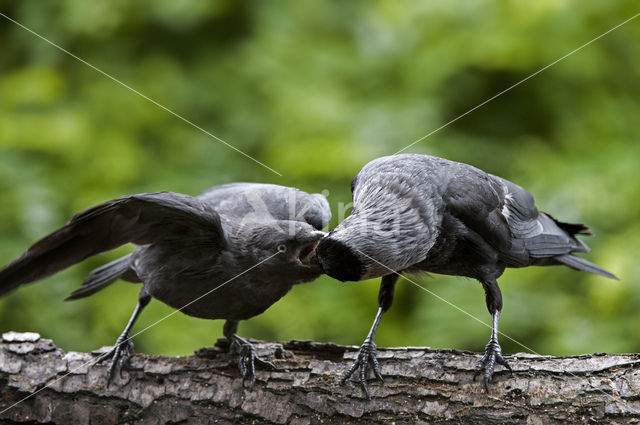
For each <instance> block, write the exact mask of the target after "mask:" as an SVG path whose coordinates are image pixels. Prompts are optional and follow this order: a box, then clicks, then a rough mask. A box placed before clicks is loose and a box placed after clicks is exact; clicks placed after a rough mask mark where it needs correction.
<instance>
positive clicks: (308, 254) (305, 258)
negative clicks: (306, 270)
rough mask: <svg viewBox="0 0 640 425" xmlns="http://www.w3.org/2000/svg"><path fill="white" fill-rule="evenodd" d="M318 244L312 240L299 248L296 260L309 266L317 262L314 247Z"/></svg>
mask: <svg viewBox="0 0 640 425" xmlns="http://www.w3.org/2000/svg"><path fill="white" fill-rule="evenodd" d="M317 246H318V242H317V241H316V242H313V243H311V244H309V245H307V246H305V247H303V248H302V249H301V250H300V254H299V255H298V260H299V261H300V262H301V263H302V264H304V265H305V266H310V265H312V263H313V264H317V263H318V260H317V259H316V247H317Z"/></svg>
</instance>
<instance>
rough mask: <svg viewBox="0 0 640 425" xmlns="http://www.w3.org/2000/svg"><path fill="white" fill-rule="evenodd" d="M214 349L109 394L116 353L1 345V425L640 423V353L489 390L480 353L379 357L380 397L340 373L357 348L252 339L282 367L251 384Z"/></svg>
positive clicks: (517, 366)
mask: <svg viewBox="0 0 640 425" xmlns="http://www.w3.org/2000/svg"><path fill="white" fill-rule="evenodd" d="M223 342H224V341H223V340H221V341H219V342H218V344H216V347H213V348H206V349H201V350H198V351H197V352H196V353H195V354H194V355H192V356H189V357H177V358H175V357H162V356H150V355H144V354H137V355H135V356H134V357H133V359H132V360H131V365H130V368H129V369H127V370H125V371H124V372H122V373H121V374H116V377H115V379H114V380H113V381H112V382H111V384H110V385H107V379H106V364H102V363H99V364H94V363H95V361H96V358H97V356H98V355H99V354H100V353H103V352H105V350H106V349H107V348H104V349H102V350H99V351H96V352H93V353H76V352H69V353H64V352H63V351H62V350H60V349H59V348H56V347H55V345H54V344H53V342H52V341H51V340H47V339H43V338H40V336H39V335H38V334H33V333H23V334H18V333H13V332H9V333H6V334H4V335H3V341H2V343H0V388H1V391H2V398H1V400H0V411H1V413H0V422H1V423H3V424H4V423H8V424H14V423H20V424H24V423H29V424H40V423H46V424H65V425H75V424H83V425H84V424H132V425H133V424H166V423H171V424H209V423H211V424H214V423H215V424H231V423H242V424H244V423H251V424H272V423H275V424H291V425H302V424H320V423H322V424H338V423H339V424H382V423H395V424H404V423H411V424H414V423H443V424H444V423H447V424H448V423H451V424H453V423H455V424H458V423H469V424H483V423H487V424H529V425H533V424H535V425H538V424H555V423H563V424H565V423H589V424H591V423H612V424H614V423H615V424H623V423H624V424H627V423H640V420H639V418H640V416H639V415H638V412H640V356H638V355H635V354H633V355H605V354H594V355H582V356H569V357H541V356H533V355H528V354H516V355H513V356H507V358H508V359H509V360H510V362H511V365H512V367H513V374H510V373H509V372H507V371H505V370H503V368H502V367H500V366H497V369H498V370H497V371H496V374H495V375H494V380H493V383H492V385H491V387H490V392H489V393H488V394H487V393H485V391H484V389H483V386H482V384H481V383H480V382H474V381H473V375H474V367H475V365H476V362H477V361H478V360H479V359H480V355H479V354H477V353H471V352H465V351H457V350H430V349H428V348H415V347H404V348H391V349H379V351H378V358H379V360H380V365H381V366H382V373H383V375H384V384H382V383H380V382H379V381H376V380H373V379H371V380H370V381H369V388H370V391H371V396H372V399H371V400H367V399H366V398H364V396H363V393H362V391H361V389H360V387H359V385H358V384H357V383H355V382H347V383H346V384H342V383H341V382H340V381H341V375H342V373H343V372H344V370H346V369H347V367H348V366H349V365H350V364H351V362H352V361H353V360H354V358H355V356H356V354H357V347H343V346H338V345H335V344H319V343H313V342H308V341H291V342H288V343H269V342H260V341H253V342H254V344H255V346H256V348H257V350H258V353H259V354H260V355H261V356H262V357H263V358H264V359H267V360H271V361H273V362H274V363H275V364H276V366H277V367H278V370H276V371H263V370H259V371H257V380H256V384H255V386H254V387H253V388H252V389H250V388H246V387H243V384H242V379H241V378H240V376H239V372H238V369H237V364H236V358H235V356H234V355H232V354H229V353H227V352H226V351H225V349H224V348H225V347H221V346H223V345H224V344H223Z"/></svg>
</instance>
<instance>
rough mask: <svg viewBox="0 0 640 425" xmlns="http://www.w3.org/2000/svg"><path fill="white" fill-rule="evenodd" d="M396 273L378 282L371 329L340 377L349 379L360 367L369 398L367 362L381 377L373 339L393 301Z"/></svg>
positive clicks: (361, 378)
mask: <svg viewBox="0 0 640 425" xmlns="http://www.w3.org/2000/svg"><path fill="white" fill-rule="evenodd" d="M398 277H399V276H398V275H397V274H395V273H394V274H390V275H387V276H384V277H383V278H382V282H381V283H380V291H379V292H378V307H379V308H378V313H377V314H376V318H375V319H374V320H373V326H371V330H370V331H369V334H368V335H367V337H366V338H365V340H364V342H363V343H362V345H361V346H360V351H359V352H358V357H357V358H356V360H355V361H354V362H353V364H352V365H351V367H349V369H348V370H347V371H346V372H345V373H344V376H343V378H342V380H343V382H344V381H346V380H347V379H349V377H350V376H351V375H353V373H354V372H355V371H356V369H358V367H359V368H360V385H361V386H362V390H363V391H364V394H365V395H366V397H367V398H368V399H369V398H371V397H370V396H369V388H368V386H367V368H368V367H369V363H371V366H372V367H373V373H374V375H375V376H376V378H378V379H379V380H380V381H383V379H382V373H381V371H380V364H379V363H378V358H377V356H378V348H377V347H376V344H375V342H373V339H374V338H375V336H376V331H377V330H378V325H379V324H380V319H382V315H383V314H384V313H385V312H386V311H387V310H389V308H390V307H391V304H392V303H393V291H394V289H395V286H396V282H397V281H398Z"/></svg>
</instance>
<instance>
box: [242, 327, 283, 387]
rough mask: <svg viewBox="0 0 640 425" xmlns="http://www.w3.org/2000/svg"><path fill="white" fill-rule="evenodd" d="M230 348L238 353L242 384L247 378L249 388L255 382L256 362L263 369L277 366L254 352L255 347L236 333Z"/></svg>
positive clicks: (273, 368) (274, 368)
mask: <svg viewBox="0 0 640 425" xmlns="http://www.w3.org/2000/svg"><path fill="white" fill-rule="evenodd" d="M232 349H234V350H236V352H237V353H238V356H239V357H238V368H239V369H240V375H242V386H244V383H245V380H247V379H249V388H253V385H254V384H255V382H256V364H257V365H258V366H261V367H262V368H264V369H268V370H276V369H277V367H276V365H274V364H273V363H271V362H270V361H267V360H263V359H261V358H260V356H258V354H257V353H256V349H255V347H254V346H253V345H251V343H250V342H249V341H247V340H245V339H244V338H241V337H239V336H237V335H235V336H234V338H233V342H232Z"/></svg>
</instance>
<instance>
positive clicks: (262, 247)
mask: <svg viewBox="0 0 640 425" xmlns="http://www.w3.org/2000/svg"><path fill="white" fill-rule="evenodd" d="M325 235H326V233H324V232H321V231H319V230H317V229H316V228H314V227H313V226H311V225H310V224H308V223H305V222H301V221H295V220H270V221H265V222H259V223H253V224H252V225H251V226H245V228H244V229H243V230H242V232H241V233H240V234H239V238H238V239H239V241H241V242H242V244H243V245H245V246H248V247H250V249H251V251H253V256H254V257H256V258H267V257H271V258H270V259H269V260H268V261H266V262H265V266H270V267H276V268H278V270H276V271H275V273H282V274H288V273H294V274H296V273H297V274H302V275H307V274H309V275H311V274H313V275H316V276H317V275H319V274H321V273H322V269H321V268H320V265H319V264H318V261H317V259H316V246H317V244H318V241H319V240H320V239H322V238H323V237H324V236H325Z"/></svg>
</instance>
